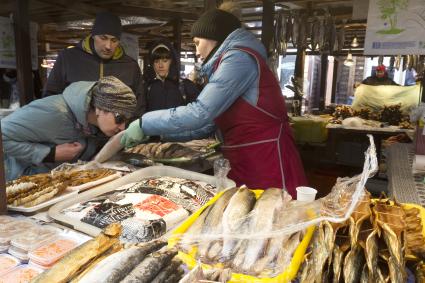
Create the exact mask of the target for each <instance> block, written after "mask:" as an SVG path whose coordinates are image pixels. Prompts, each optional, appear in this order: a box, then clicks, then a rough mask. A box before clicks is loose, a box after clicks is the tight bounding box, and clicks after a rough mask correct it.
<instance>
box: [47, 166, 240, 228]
mask: <svg viewBox="0 0 425 283" xmlns="http://www.w3.org/2000/svg"><path fill="white" fill-rule="evenodd" d="M156 176H169V177H178V178H186V179H190V180H197V181H203V182H206V183H209V184H213V185H214V184H215V182H216V178H215V177H214V176H209V175H205V174H201V173H196V172H192V171H188V170H184V169H180V168H176V167H171V166H151V167H147V168H142V169H140V170H137V171H135V172H133V173H131V174H128V175H126V176H124V177H121V178H119V179H116V180H113V181H111V182H109V183H107V184H103V185H100V186H99V187H97V188H94V189H92V190H88V191H86V192H84V193H81V194H79V195H77V196H75V197H73V198H72V199H68V200H65V201H62V202H60V203H57V204H56V205H54V206H52V207H51V208H50V209H49V216H50V217H52V218H53V219H55V220H57V221H59V222H62V223H66V224H68V225H71V226H72V227H73V228H74V229H75V230H79V231H82V232H84V233H86V234H88V235H91V236H97V235H98V234H99V233H100V232H101V231H102V230H101V229H99V228H97V227H95V226H92V225H90V224H87V223H84V222H81V221H80V220H78V219H75V218H72V217H69V216H67V215H65V214H63V213H61V211H62V210H63V209H66V208H68V207H70V206H73V205H74V204H77V203H80V202H86V201H89V200H91V199H93V198H95V197H96V196H98V195H101V194H104V193H107V192H110V191H113V190H115V189H117V188H118V187H121V186H123V185H127V184H130V183H133V182H138V181H140V180H141V179H143V178H147V177H156ZM225 186H226V188H229V187H234V186H236V184H235V182H233V181H232V180H230V179H228V180H227V181H226V182H225Z"/></svg>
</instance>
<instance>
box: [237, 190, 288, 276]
mask: <svg viewBox="0 0 425 283" xmlns="http://www.w3.org/2000/svg"><path fill="white" fill-rule="evenodd" d="M282 206H283V199H282V190H281V189H275V188H272V189H268V190H266V191H264V193H263V194H262V195H261V196H260V198H259V199H258V200H257V202H256V203H255V206H254V209H253V210H252V211H253V213H252V216H251V220H250V223H249V229H250V232H251V233H258V231H261V232H263V233H268V232H270V231H272V229H273V220H274V218H275V217H276V215H277V213H278V212H279V211H280V209H281V208H282ZM266 244H267V239H251V240H249V244H248V248H247V249H246V250H245V259H244V262H243V265H242V269H243V270H249V269H250V268H251V267H252V266H253V264H254V263H255V262H256V261H257V259H258V258H260V257H261V256H262V255H263V252H264V250H265V248H266Z"/></svg>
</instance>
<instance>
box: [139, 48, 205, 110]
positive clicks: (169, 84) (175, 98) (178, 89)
mask: <svg viewBox="0 0 425 283" xmlns="http://www.w3.org/2000/svg"><path fill="white" fill-rule="evenodd" d="M158 44H164V45H166V46H167V47H168V48H169V49H170V50H171V54H172V58H171V59H172V62H171V65H170V70H169V72H168V76H167V77H166V78H165V80H161V79H159V78H158V77H157V75H156V73H155V70H154V67H153V63H154V62H152V59H151V58H149V62H148V65H147V68H146V70H145V76H144V77H145V82H146V97H147V112H148V111H154V110H161V109H169V108H174V107H178V106H182V105H186V104H188V103H190V102H193V101H195V100H196V97H197V96H198V94H199V92H200V90H199V89H198V88H197V87H196V85H195V84H194V83H192V82H191V81H190V80H188V79H184V80H180V79H179V68H178V66H177V63H176V62H177V55H176V52H175V50H174V48H173V47H172V46H171V44H170V43H169V42H168V41H164V40H162V41H155V42H154V43H153V44H151V45H150V48H149V55H150V54H152V50H153V48H154V47H156V46H157V45H158ZM149 57H150V56H149Z"/></svg>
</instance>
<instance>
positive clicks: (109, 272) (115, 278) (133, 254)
mask: <svg viewBox="0 0 425 283" xmlns="http://www.w3.org/2000/svg"><path fill="white" fill-rule="evenodd" d="M164 245H165V242H160V241H154V242H153V243H149V244H146V245H145V246H143V247H131V248H129V249H125V250H123V251H120V252H118V253H115V254H113V255H111V256H109V257H107V258H106V259H104V260H103V261H101V262H99V263H98V265H97V266H95V267H94V268H93V269H92V270H91V271H90V272H89V273H87V274H86V275H85V276H84V277H82V278H81V280H80V281H79V282H80V283H113V282H120V281H121V280H122V279H123V278H124V277H125V276H126V275H127V274H128V273H129V272H130V271H131V270H133V268H134V267H135V266H136V265H137V264H138V263H139V262H140V261H142V260H143V259H144V258H145V257H146V255H148V254H150V253H151V252H153V251H156V250H158V249H159V248H161V247H162V246H164ZM99 274H102V276H101V277H100V276H99Z"/></svg>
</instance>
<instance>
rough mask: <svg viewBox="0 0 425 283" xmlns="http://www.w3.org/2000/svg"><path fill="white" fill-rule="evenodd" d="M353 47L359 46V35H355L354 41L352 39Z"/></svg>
mask: <svg viewBox="0 0 425 283" xmlns="http://www.w3.org/2000/svg"><path fill="white" fill-rule="evenodd" d="M351 47H359V40H358V39H357V35H354V37H353V41H351Z"/></svg>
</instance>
